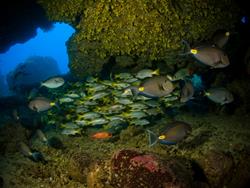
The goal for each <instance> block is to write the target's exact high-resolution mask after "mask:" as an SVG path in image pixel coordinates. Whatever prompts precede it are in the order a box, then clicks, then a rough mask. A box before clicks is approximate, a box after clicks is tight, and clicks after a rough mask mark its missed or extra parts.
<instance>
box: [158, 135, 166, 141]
mask: <svg viewBox="0 0 250 188" xmlns="http://www.w3.org/2000/svg"><path fill="white" fill-rule="evenodd" d="M158 138H159V139H160V140H163V139H165V138H166V136H165V135H161V136H159V137H158Z"/></svg>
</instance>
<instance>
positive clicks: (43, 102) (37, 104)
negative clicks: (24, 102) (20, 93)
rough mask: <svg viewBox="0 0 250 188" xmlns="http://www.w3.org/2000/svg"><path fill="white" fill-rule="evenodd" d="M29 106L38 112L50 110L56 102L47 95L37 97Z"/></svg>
mask: <svg viewBox="0 0 250 188" xmlns="http://www.w3.org/2000/svg"><path fill="white" fill-rule="evenodd" d="M28 106H29V108H30V109H31V110H34V111H36V112H43V111H46V110H49V109H50V108H52V107H53V106H56V103H54V102H52V101H51V100H50V99H47V98H45V97H36V98H34V99H33V100H31V101H30V102H29V105H28Z"/></svg>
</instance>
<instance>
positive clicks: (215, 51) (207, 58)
mask: <svg viewBox="0 0 250 188" xmlns="http://www.w3.org/2000/svg"><path fill="white" fill-rule="evenodd" d="M190 53H191V54H193V56H194V57H195V58H196V59H197V60H198V61H200V62H202V63H204V64H205V65H208V66H210V67H212V68H224V67H227V66H228V65H229V64H230V62H229V58H228V56H227V54H225V52H224V51H223V50H221V49H220V48H218V47H214V46H201V47H196V48H193V49H191V50H190Z"/></svg>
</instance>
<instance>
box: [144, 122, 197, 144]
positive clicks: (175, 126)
mask: <svg viewBox="0 0 250 188" xmlns="http://www.w3.org/2000/svg"><path fill="white" fill-rule="evenodd" d="M191 130H192V128H191V126H190V125H189V124H188V123H186V122H183V121H174V122H173V123H170V124H168V125H167V127H166V129H165V130H164V131H163V132H162V133H160V135H159V136H158V135H156V134H155V133H154V132H152V131H150V130H147V131H148V134H149V146H153V145H155V144H156V143H157V142H160V143H161V144H166V145H173V144H176V143H178V142H180V141H181V140H183V139H184V138H185V137H186V136H187V135H188V133H190V132H191Z"/></svg>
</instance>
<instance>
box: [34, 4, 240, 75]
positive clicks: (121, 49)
mask: <svg viewBox="0 0 250 188" xmlns="http://www.w3.org/2000/svg"><path fill="white" fill-rule="evenodd" d="M39 3H40V4H41V5H42V6H43V7H44V8H45V10H46V11H47V14H48V16H49V18H50V19H51V20H53V21H64V22H68V23H70V24H72V25H73V26H74V27H75V28H76V29H77V32H76V34H75V35H74V36H73V38H71V42H69V43H68V50H69V54H70V60H71V65H70V68H71V70H73V72H74V73H76V74H77V76H79V75H81V74H84V71H85V70H87V72H93V73H95V72H97V71H98V70H100V67H101V66H102V65H103V63H104V62H105V61H101V60H102V59H106V58H109V57H112V56H113V57H117V56H128V57H132V58H133V59H134V58H142V59H144V60H145V62H146V61H152V60H163V61H165V62H166V63H167V64H173V63H176V60H177V59H179V57H176V55H177V54H178V53H179V52H180V49H181V48H182V47H183V46H182V44H181V41H182V39H185V40H187V41H189V42H192V43H193V42H198V41H202V40H207V39H208V38H210V37H211V36H212V34H213V33H214V32H215V31H216V30H218V29H221V28H224V29H227V30H229V29H232V27H233V25H234V23H235V22H236V20H237V12H238V9H237V6H236V5H235V4H234V3H233V1H232V0H222V1H213V0H205V1H201V0H191V1H188V0H181V1H178V2H175V1H173V0H154V1H152V2H151V1H148V0H135V1H134V0H128V1H123V0H120V1H104V0H99V1H93V0H92V1H91V0H88V1H83V0H74V1H62V0H56V1H48V0H39ZM98 63H101V65H98ZM128 63H129V64H131V62H128ZM125 64H127V63H125ZM136 64H138V63H136ZM85 66H87V68H82V67H85ZM90 67H92V68H90ZM123 67H124V66H123ZM95 68H96V69H97V70H95ZM80 77H82V76H80Z"/></svg>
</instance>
